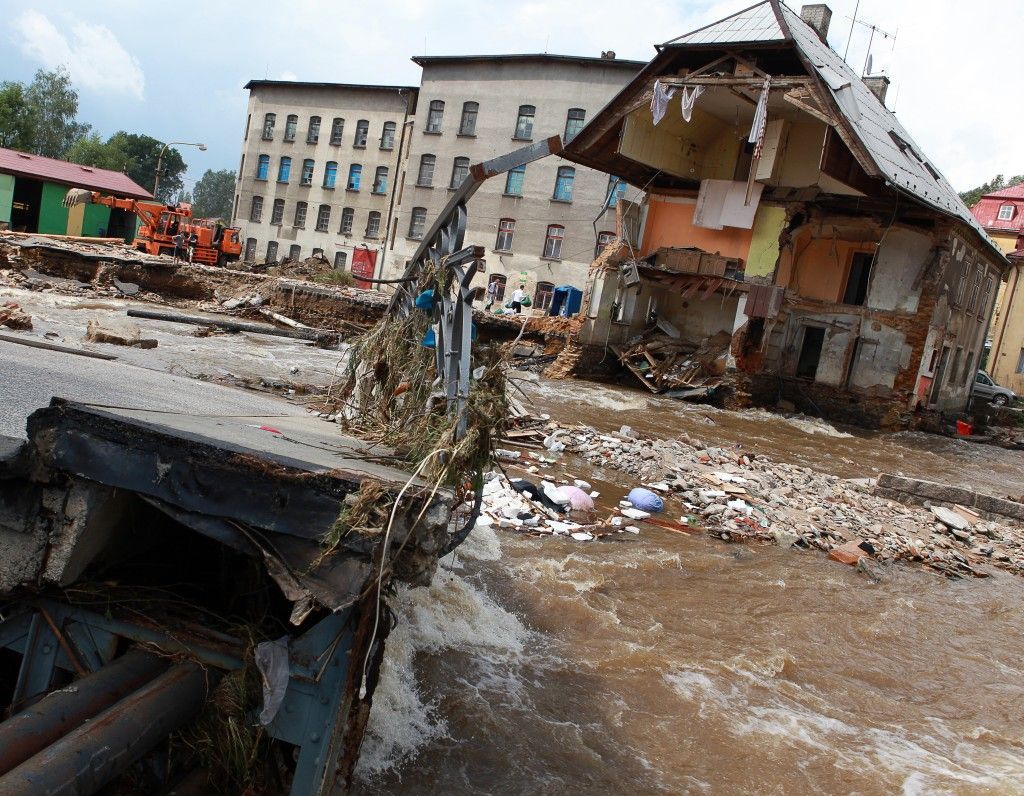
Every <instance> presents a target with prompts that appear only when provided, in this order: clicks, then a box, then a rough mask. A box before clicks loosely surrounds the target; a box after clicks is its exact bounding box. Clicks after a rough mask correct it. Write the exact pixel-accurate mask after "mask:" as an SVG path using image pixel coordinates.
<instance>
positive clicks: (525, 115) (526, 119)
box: [512, 105, 537, 141]
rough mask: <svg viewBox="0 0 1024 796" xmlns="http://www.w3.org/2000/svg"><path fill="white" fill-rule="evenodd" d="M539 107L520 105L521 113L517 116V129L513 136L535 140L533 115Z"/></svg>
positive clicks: (523, 139) (525, 139)
mask: <svg viewBox="0 0 1024 796" xmlns="http://www.w3.org/2000/svg"><path fill="white" fill-rule="evenodd" d="M536 112H537V109H536V108H535V107H534V106H533V105H520V106H519V115H518V116H517V117H516V131H515V134H514V135H513V136H512V137H513V138H518V139H520V140H522V141H532V140H533V115H534V114H535V113H536Z"/></svg>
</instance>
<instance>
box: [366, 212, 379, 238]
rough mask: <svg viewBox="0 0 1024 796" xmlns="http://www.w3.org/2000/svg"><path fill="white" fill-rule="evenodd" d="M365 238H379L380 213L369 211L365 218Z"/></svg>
mask: <svg viewBox="0 0 1024 796" xmlns="http://www.w3.org/2000/svg"><path fill="white" fill-rule="evenodd" d="M366 237H368V238H379V237H380V213H379V212H378V211H376V210H371V211H370V214H369V215H368V216H367V217H366Z"/></svg>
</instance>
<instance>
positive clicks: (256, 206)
mask: <svg viewBox="0 0 1024 796" xmlns="http://www.w3.org/2000/svg"><path fill="white" fill-rule="evenodd" d="M262 218H263V197H262V196H254V197H253V198H252V206H251V207H250V208H249V220H250V221H252V222H254V223H256V224H258V223H259V222H260V219H262Z"/></svg>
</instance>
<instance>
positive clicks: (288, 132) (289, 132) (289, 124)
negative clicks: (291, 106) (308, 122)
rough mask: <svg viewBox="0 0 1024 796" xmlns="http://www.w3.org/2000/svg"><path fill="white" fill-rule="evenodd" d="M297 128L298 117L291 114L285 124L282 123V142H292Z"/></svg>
mask: <svg viewBox="0 0 1024 796" xmlns="http://www.w3.org/2000/svg"><path fill="white" fill-rule="evenodd" d="M298 127H299V117H298V116H296V115H295V114H294V113H293V114H291V115H290V116H289V117H288V119H287V121H285V123H284V140H285V141H294V140H295V131H296V130H297V129H298Z"/></svg>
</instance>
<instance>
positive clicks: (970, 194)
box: [960, 174, 1024, 207]
mask: <svg viewBox="0 0 1024 796" xmlns="http://www.w3.org/2000/svg"><path fill="white" fill-rule="evenodd" d="M1022 182H1024V174H1017V175H1016V176H1014V177H1010V179H1009V180H1007V179H1004V178H1003V175H1002V174H997V175H996V176H995V177H993V178H992V179H991V180H989V181H988V182H986V183H982V184H981V185H979V186H977V187H976V188H971V189H970V190H969V191H964V192H963V193H962V194H960V198H961V199H963V200H964V204H965V205H967V206H968V207H974V206H975V205H976V204H978V202H979V201H980V200H981V197H983V196H984V195H985V194H988V193H993V192H994V191H1001V190H1002V189H1003V188H1012V187H1013V186H1014V185H1020V184H1021V183H1022Z"/></svg>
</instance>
